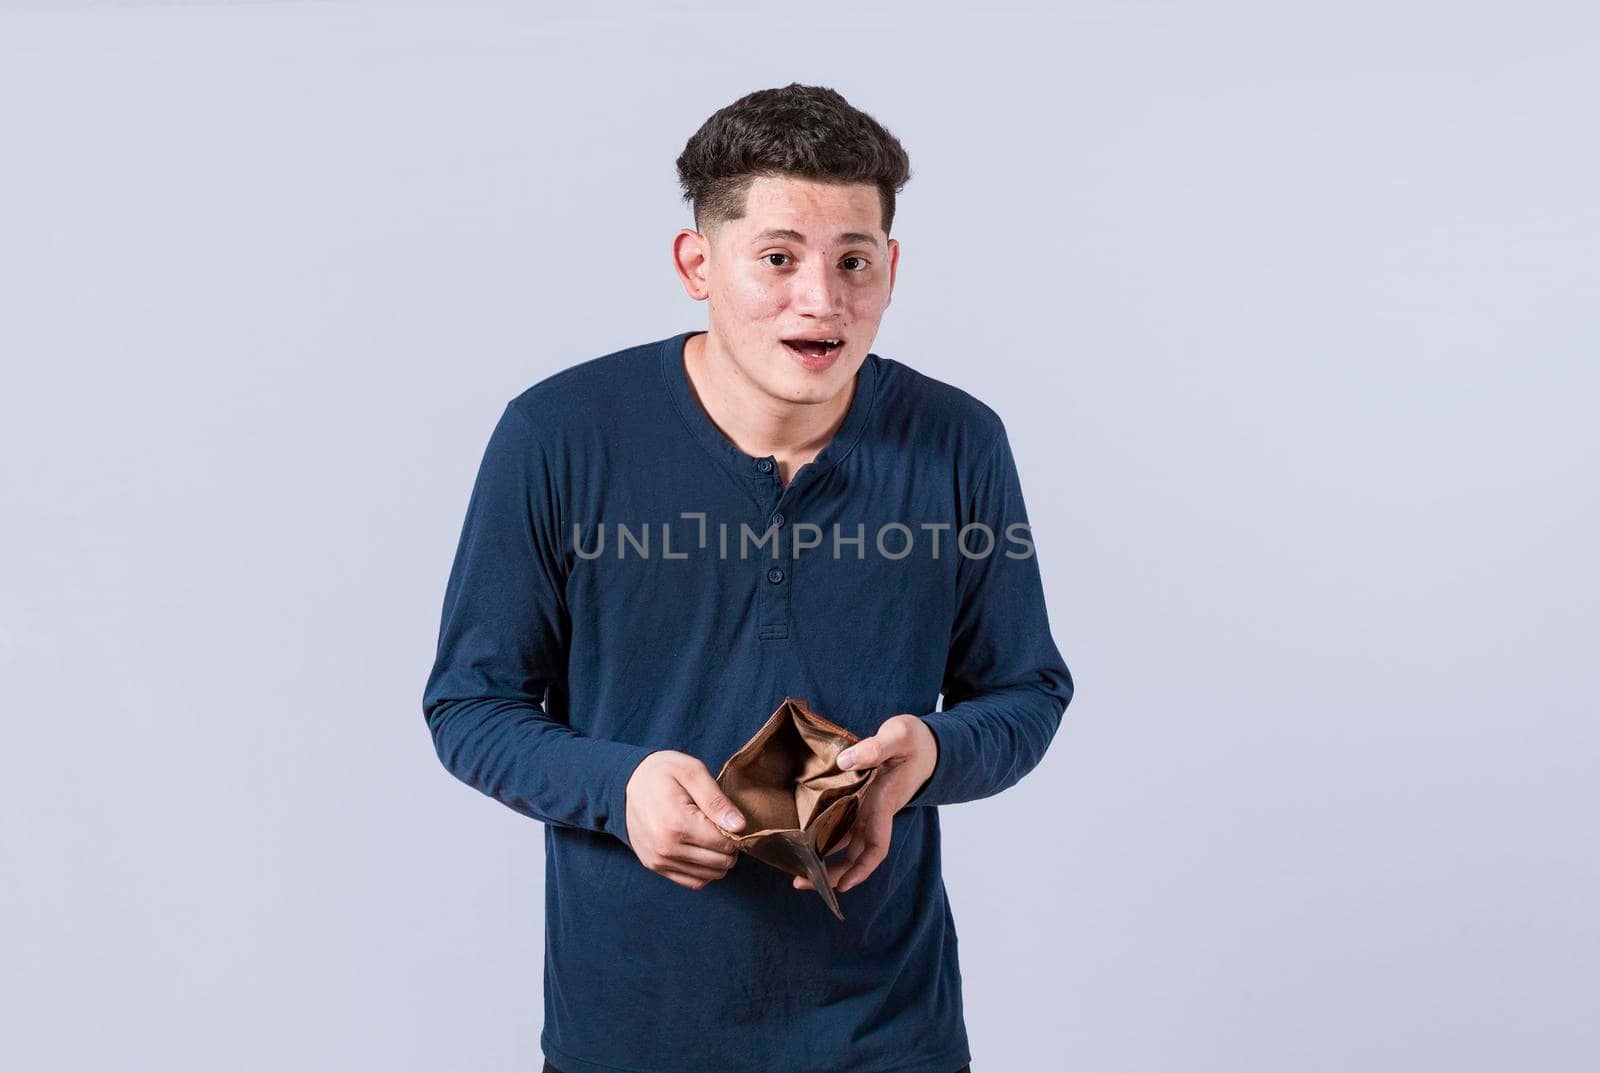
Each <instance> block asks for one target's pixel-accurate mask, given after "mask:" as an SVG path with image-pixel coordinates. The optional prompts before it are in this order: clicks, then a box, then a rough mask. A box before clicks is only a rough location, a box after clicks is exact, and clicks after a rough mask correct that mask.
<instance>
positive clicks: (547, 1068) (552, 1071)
mask: <svg viewBox="0 0 1600 1073" xmlns="http://www.w3.org/2000/svg"><path fill="white" fill-rule="evenodd" d="M539 1073H561V1070H559V1069H557V1068H556V1067H555V1066H553V1065H551V1064H550V1059H548V1058H546V1059H545V1060H544V1068H543V1069H541V1070H540V1071H539ZM956 1073H972V1067H971V1066H970V1065H966V1066H962V1067H961V1068H960V1069H958V1070H956Z"/></svg>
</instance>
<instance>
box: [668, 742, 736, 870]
mask: <svg viewBox="0 0 1600 1073" xmlns="http://www.w3.org/2000/svg"><path fill="white" fill-rule="evenodd" d="M678 785H679V786H682V787H683V790H684V793H686V794H688V796H689V801H690V802H691V803H692V804H693V806H694V810H695V811H696V812H697V813H698V814H699V822H697V823H694V824H693V825H691V827H690V829H689V831H688V832H687V834H686V838H685V840H686V841H688V842H690V843H692V844H693V845H696V846H704V847H706V848H707V849H718V848H724V847H726V846H729V845H732V843H731V842H729V841H728V836H727V835H725V834H723V833H722V831H720V830H718V828H719V827H722V828H726V829H728V830H729V831H733V832H734V833H738V832H739V831H740V830H741V829H742V828H743V827H744V822H745V821H744V817H743V815H742V814H741V813H740V812H739V809H738V808H737V807H736V806H735V805H734V803H733V802H732V801H731V800H729V798H728V795H727V794H725V793H723V792H722V787H720V786H718V785H717V780H716V779H714V778H712V777H711V772H709V771H707V770H706V766H705V765H704V764H702V763H699V762H698V761H697V762H696V763H694V764H692V765H689V766H687V767H686V769H685V770H683V771H681V772H679V773H678Z"/></svg>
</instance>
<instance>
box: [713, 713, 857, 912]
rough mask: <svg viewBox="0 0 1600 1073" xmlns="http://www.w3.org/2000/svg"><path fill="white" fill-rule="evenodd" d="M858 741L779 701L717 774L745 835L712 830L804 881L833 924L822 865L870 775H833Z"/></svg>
mask: <svg viewBox="0 0 1600 1073" xmlns="http://www.w3.org/2000/svg"><path fill="white" fill-rule="evenodd" d="M860 740H861V739H860V738H857V737H856V736H855V735H854V734H852V733H850V731H848V730H846V729H845V728H844V727H842V726H839V725H837V724H835V723H831V722H829V721H828V720H826V719H824V718H823V717H822V716H820V715H818V714H817V713H816V712H814V711H812V710H811V708H810V707H809V706H808V705H807V704H806V702H805V701H804V700H803V699H801V698H800V697H784V698H783V703H782V704H779V705H778V710H777V711H775V712H773V713H772V717H771V718H770V719H768V720H767V722H766V725H764V726H763V727H762V728H761V729H760V730H758V731H756V733H755V736H754V737H752V738H751V739H750V740H749V741H747V742H746V743H745V744H744V745H742V746H741V747H740V748H739V751H738V752H736V753H734V754H733V755H732V756H730V757H729V758H728V762H727V763H726V764H723V765H722V770H721V771H720V772H719V773H718V774H717V785H718V786H720V787H722V792H723V793H725V794H727V795H728V797H729V798H730V799H731V800H732V801H733V803H734V804H735V805H737V806H738V808H739V811H740V812H742V813H743V814H744V818H745V833H743V834H740V833H737V832H734V831H729V830H728V829H726V828H720V825H719V828H720V829H721V830H722V833H723V834H725V835H727V836H728V837H729V838H730V839H732V840H733V842H734V843H735V844H736V845H737V846H738V847H739V851H740V852H741V853H748V854H750V856H752V857H754V858H756V859H757V860H759V861H765V862H766V863H767V864H770V865H771V866H772V867H774V868H778V869H781V870H782V871H785V872H788V873H789V874H790V875H796V876H805V877H806V878H807V879H809V880H810V881H811V885H812V886H813V887H815V888H817V893H818V894H820V895H822V900H823V901H824V902H826V903H828V908H829V909H831V910H833V915H834V916H836V917H838V918H839V919H840V920H843V919H844V914H843V913H842V912H840V911H839V899H838V898H837V897H836V896H835V895H834V892H833V886H832V884H830V883H829V882H828V873H827V870H826V869H825V868H824V867H823V864H822V858H824V857H826V856H827V855H828V854H830V853H832V852H833V851H834V850H835V849H836V848H837V847H838V845H839V843H841V842H843V841H844V839H845V836H846V835H848V834H849V833H850V829H851V828H852V827H853V826H854V825H855V821H856V816H857V815H858V814H859V813H860V808H861V795H862V793H863V792H864V791H865V790H866V788H867V787H868V786H870V785H871V784H872V780H873V779H874V778H876V777H877V774H878V769H877V768H875V767H874V768H867V769H865V770H861V769H857V770H855V771H843V770H841V769H840V768H839V763H838V756H839V754H840V753H841V752H843V751H844V749H845V748H846V747H848V746H850V745H854V744H855V743H856V742H857V741H860Z"/></svg>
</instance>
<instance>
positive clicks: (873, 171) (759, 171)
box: [678, 82, 911, 235]
mask: <svg viewBox="0 0 1600 1073" xmlns="http://www.w3.org/2000/svg"><path fill="white" fill-rule="evenodd" d="M777 175H792V176H797V177H800V178H806V179H813V180H817V181H820V182H830V183H871V184H873V185H874V186H876V187H877V188H878V200H879V203H880V204H881V206H882V209H883V233H884V234H886V235H887V234H888V233H889V227H890V225H891V224H893V223H894V196H895V194H896V193H897V192H899V190H900V189H901V188H902V187H904V186H905V184H906V182H907V181H908V180H909V179H910V178H911V160H910V158H909V157H908V156H907V155H906V151H905V148H904V147H903V146H901V144H900V142H899V140H898V139H897V138H895V136H894V135H893V134H890V133H889V132H888V131H887V130H885V129H884V127H883V125H882V124H880V123H879V122H878V121H877V120H875V119H873V118H872V117H871V116H869V115H867V114H866V113H865V112H862V111H859V110H857V109H856V108H853V107H851V105H850V102H849V101H847V100H845V99H844V97H842V96H841V95H840V94H839V93H837V92H835V91H834V90H831V89H829V88H827V87H826V86H803V85H801V84H800V83H799V82H791V83H789V84H788V85H787V86H784V87H782V88H781V89H758V90H756V91H755V92H754V93H747V94H745V95H744V96H743V97H740V98H739V99H738V100H736V101H734V102H733V103H732V104H730V105H728V106H727V107H726V108H722V109H719V110H718V111H716V112H714V113H712V115H711V118H710V119H707V120H706V121H705V123H704V124H703V125H702V126H701V127H700V129H699V130H697V131H695V133H694V136H693V137H692V138H690V139H689V142H688V144H687V145H685V146H684V148H683V152H682V153H681V154H680V155H679V156H678V182H679V183H680V184H681V185H682V186H683V198H684V200H685V201H688V202H689V203H690V204H691V205H692V206H693V208H694V226H695V229H696V230H697V231H698V230H704V229H705V228H707V227H710V228H715V227H717V226H718V225H719V224H721V223H723V222H724V221H728V220H737V219H740V218H741V217H743V216H744V210H745V202H746V199H747V195H748V193H749V190H750V184H751V182H752V181H753V180H755V179H756V178H757V177H759V176H777Z"/></svg>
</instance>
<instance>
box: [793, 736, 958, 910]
mask: <svg viewBox="0 0 1600 1073" xmlns="http://www.w3.org/2000/svg"><path fill="white" fill-rule="evenodd" d="M938 763H939V739H938V738H936V737H934V736H933V731H931V730H929V729H928V724H927V723H924V722H923V721H922V720H921V719H920V718H919V717H917V716H915V715H910V714H901V715H896V716H891V717H890V718H888V719H886V720H884V722H883V725H882V726H880V727H879V728H878V732H877V733H876V734H874V735H873V736H872V737H870V738H862V739H861V740H860V741H858V742H856V743H855V744H854V745H852V746H851V747H850V748H848V749H846V750H845V751H844V752H842V753H840V754H839V766H840V767H841V768H844V769H845V770H846V771H856V770H860V769H863V768H870V767H876V768H880V769H881V770H880V771H879V772H878V777H877V778H876V779H873V780H872V785H871V786H869V787H867V791H866V793H864V794H862V795H861V811H860V812H859V814H858V815H857V816H856V822H855V824H854V826H852V827H851V829H850V834H849V835H848V836H846V838H845V840H844V843H843V844H842V845H840V846H837V847H835V849H834V853H837V852H839V851H840V850H844V851H845V856H844V859H843V860H841V861H835V862H832V863H830V862H828V861H824V862H823V867H825V868H826V869H827V870H828V882H829V883H831V884H832V885H833V889H834V890H836V891H846V890H849V889H850V888H851V887H853V886H855V885H856V884H858V883H860V882H862V881H863V880H865V879H866V878H867V877H868V876H870V875H871V874H872V872H873V870H874V869H875V868H877V867H878V865H880V864H882V863H883V859H884V858H885V857H887V856H888V855H889V836H890V833H891V832H892V831H893V829H894V828H893V821H894V814H895V813H897V812H899V811H900V810H901V809H902V808H904V807H905V804H906V802H907V801H910V800H911V799H912V798H913V797H915V796H916V795H917V791H918V790H920V789H922V784H923V783H925V782H927V781H928V777H929V776H930V775H932V774H933V769H934V767H936V766H937V765H938ZM829 856H830V857H831V856H832V854H829ZM794 885H795V888H796V889H797V890H813V889H814V888H813V887H812V885H811V881H810V880H808V879H806V878H805V877H803V876H796V877H795V879H794Z"/></svg>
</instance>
